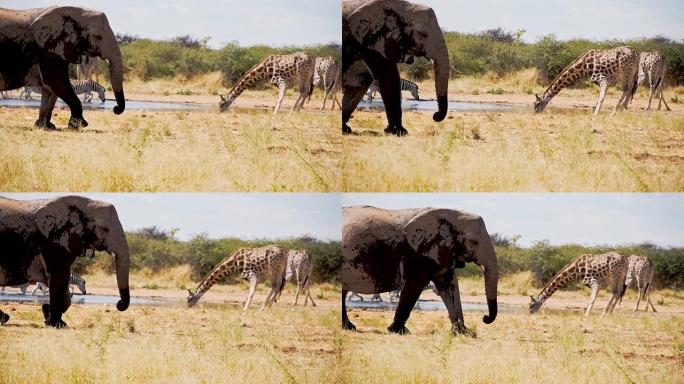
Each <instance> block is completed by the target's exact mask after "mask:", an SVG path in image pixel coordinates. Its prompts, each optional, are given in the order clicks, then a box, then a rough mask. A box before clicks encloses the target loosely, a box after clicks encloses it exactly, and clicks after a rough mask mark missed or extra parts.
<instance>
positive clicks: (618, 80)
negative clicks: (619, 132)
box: [534, 47, 639, 116]
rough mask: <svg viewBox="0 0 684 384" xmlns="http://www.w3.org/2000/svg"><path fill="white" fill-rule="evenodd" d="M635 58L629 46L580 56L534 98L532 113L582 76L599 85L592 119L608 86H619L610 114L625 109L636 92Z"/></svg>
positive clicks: (597, 50)
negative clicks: (615, 101) (618, 92)
mask: <svg viewBox="0 0 684 384" xmlns="http://www.w3.org/2000/svg"><path fill="white" fill-rule="evenodd" d="M638 66H639V56H638V55H637V53H636V52H635V51H633V50H632V49H631V48H629V47H617V48H613V49H606V50H601V49H590V50H589V51H587V52H586V53H584V54H583V55H582V56H580V57H579V58H577V59H576V60H575V61H573V62H572V63H571V64H570V65H568V66H567V67H565V69H563V71H561V73H560V74H559V75H558V77H556V79H555V80H554V81H553V82H552V83H551V85H549V87H548V88H547V89H546V91H545V92H544V95H542V97H539V96H538V95H535V97H536V98H537V100H536V101H535V103H534V112H535V113H540V112H542V111H544V108H546V105H547V104H548V103H549V102H550V101H551V99H552V98H553V97H554V96H556V95H557V94H558V93H559V92H560V91H561V90H562V89H563V88H565V87H567V86H568V85H570V84H572V83H573V82H574V81H575V80H577V79H579V78H580V77H584V76H591V81H592V82H594V83H595V84H596V85H598V86H599V97H598V102H597V103H596V108H595V109H594V116H596V115H598V113H599V111H601V106H602V105H603V99H604V98H605V97H606V90H607V89H608V87H612V86H614V85H621V86H622V93H621V94H620V99H619V100H618V102H617V104H616V105H615V108H613V113H612V115H614V114H615V112H617V110H618V108H620V106H622V108H624V109H627V106H628V105H629V102H630V100H631V99H632V95H633V93H634V91H636V76H637V67H638Z"/></svg>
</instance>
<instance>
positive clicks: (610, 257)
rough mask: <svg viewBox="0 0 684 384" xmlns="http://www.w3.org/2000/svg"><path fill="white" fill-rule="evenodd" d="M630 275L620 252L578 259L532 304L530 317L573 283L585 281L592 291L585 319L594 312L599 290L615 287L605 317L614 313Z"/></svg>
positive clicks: (625, 259) (552, 281) (543, 290)
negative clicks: (555, 294)
mask: <svg viewBox="0 0 684 384" xmlns="http://www.w3.org/2000/svg"><path fill="white" fill-rule="evenodd" d="M626 275H627V258H626V257H624V256H622V255H621V254H619V253H617V252H608V253H603V254H598V255H592V254H586V255H581V256H579V257H577V258H576V259H575V260H573V261H572V262H571V263H570V264H568V265H566V266H565V267H564V268H563V269H561V271H560V272H558V273H557V274H556V276H554V277H553V279H551V281H550V282H549V283H548V284H546V286H545V287H544V288H543V289H542V291H541V292H540V293H539V295H538V296H537V297H536V298H535V297H534V296H530V299H532V301H531V303H530V314H533V313H535V312H537V311H538V310H539V308H541V306H542V304H544V302H545V301H546V299H548V298H549V297H551V295H553V294H554V292H556V291H557V290H558V289H559V288H561V287H564V286H566V285H567V284H568V283H570V282H571V281H574V280H577V279H582V282H583V283H584V285H586V286H588V287H590V288H591V296H590V298H589V305H588V306H587V310H586V311H585V312H584V316H585V317H586V316H589V313H590V312H591V308H592V307H593V306H594V302H595V301H596V294H597V293H598V291H599V289H601V288H605V287H606V286H610V287H611V291H612V293H613V296H612V297H611V298H610V301H608V305H607V306H606V308H605V309H604V310H603V314H602V315H605V314H606V313H607V312H612V311H613V308H615V305H616V304H617V302H618V300H619V299H620V296H621V295H622V292H623V290H624V284H625V277H626Z"/></svg>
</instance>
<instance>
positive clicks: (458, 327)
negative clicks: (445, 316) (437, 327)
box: [451, 321, 475, 337]
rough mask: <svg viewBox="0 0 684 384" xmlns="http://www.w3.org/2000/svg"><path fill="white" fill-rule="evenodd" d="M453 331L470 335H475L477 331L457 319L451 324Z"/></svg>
mask: <svg viewBox="0 0 684 384" xmlns="http://www.w3.org/2000/svg"><path fill="white" fill-rule="evenodd" d="M451 332H453V333H454V334H457V335H466V336H470V337H475V332H474V331H472V330H470V329H468V328H466V326H465V324H463V322H462V321H457V322H455V323H453V324H451Z"/></svg>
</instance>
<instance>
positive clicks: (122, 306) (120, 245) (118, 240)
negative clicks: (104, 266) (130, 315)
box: [109, 228, 131, 311]
mask: <svg viewBox="0 0 684 384" xmlns="http://www.w3.org/2000/svg"><path fill="white" fill-rule="evenodd" d="M116 232H117V233H116V234H115V236H113V241H112V244H115V245H114V246H110V247H109V251H110V252H111V253H113V254H114V263H115V266H116V284H117V286H118V287H119V295H120V296H121V300H119V302H118V303H117V304H116V309H118V310H119V311H125V310H126V309H127V308H128V305H129V304H130V301H131V295H130V291H129V288H128V273H129V269H130V267H131V258H130V254H129V252H128V242H127V241H126V235H125V234H124V231H123V228H120V229H117V230H116Z"/></svg>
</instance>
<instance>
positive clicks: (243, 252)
mask: <svg viewBox="0 0 684 384" xmlns="http://www.w3.org/2000/svg"><path fill="white" fill-rule="evenodd" d="M286 266H287V252H285V250H284V249H282V248H280V247H278V246H276V245H267V246H265V247H260V248H240V249H238V250H237V251H235V252H233V254H231V255H230V256H228V257H226V258H225V259H223V260H221V262H220V263H219V264H218V265H216V266H215V267H214V269H212V270H211V272H209V274H208V275H207V276H206V277H205V278H204V279H203V280H202V281H201V282H200V284H199V286H198V287H197V289H196V290H195V292H192V291H191V290H188V292H189V293H190V295H189V296H188V307H193V306H194V305H195V304H197V302H198V301H199V299H200V298H201V297H202V295H204V293H205V292H207V291H208V290H209V288H211V287H212V286H213V285H214V284H216V283H218V282H220V281H222V280H223V279H225V278H226V277H227V276H228V275H230V274H233V273H235V272H239V273H240V275H241V276H242V277H243V278H245V279H246V280H248V281H249V293H248V294H247V301H246V302H245V306H244V308H242V310H243V311H246V310H247V308H249V304H250V303H251V302H252V298H253V297H254V291H255V290H256V286H257V285H258V284H259V283H262V282H264V281H265V280H266V279H267V278H268V279H270V283H271V291H270V292H269V293H268V296H267V297H266V301H265V302H264V304H263V305H262V306H261V309H264V307H266V306H270V305H271V304H273V303H274V302H275V301H276V300H277V294H278V293H279V292H280V290H282V289H283V285H284V284H285V267H286Z"/></svg>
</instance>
